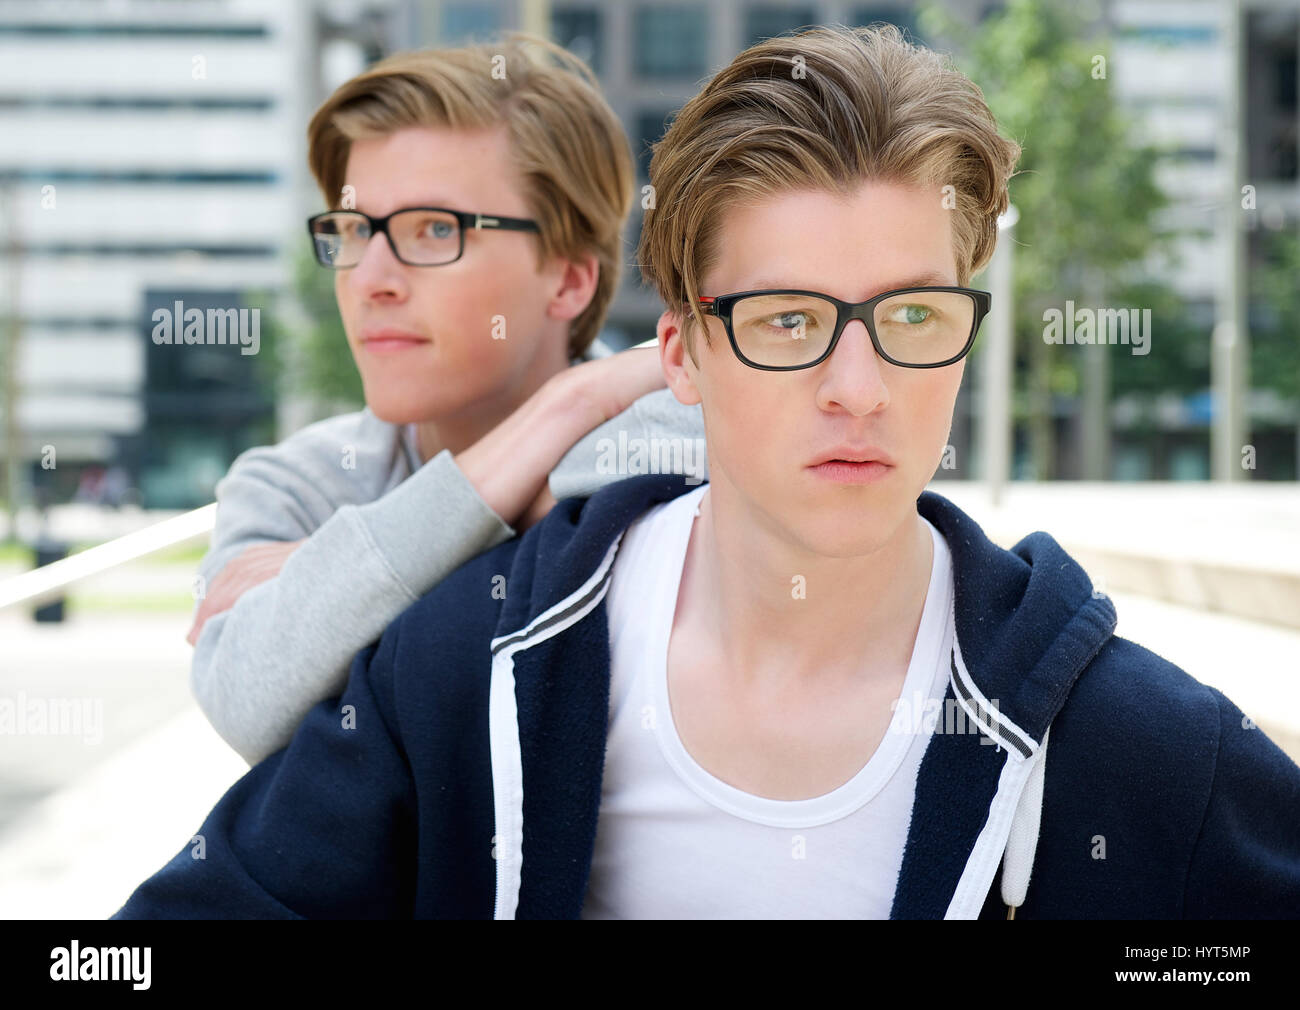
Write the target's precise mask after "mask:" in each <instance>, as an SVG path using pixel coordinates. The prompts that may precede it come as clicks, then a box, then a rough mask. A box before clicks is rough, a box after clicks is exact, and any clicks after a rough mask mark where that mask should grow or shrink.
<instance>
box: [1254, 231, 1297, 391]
mask: <svg viewBox="0 0 1300 1010" xmlns="http://www.w3.org/2000/svg"><path fill="white" fill-rule="evenodd" d="M1249 284H1250V303H1251V314H1250V377H1251V386H1252V387H1253V388H1255V389H1273V390H1276V391H1277V393H1278V394H1280V395H1281V396H1283V397H1286V398H1288V399H1292V400H1294V399H1295V398H1297V397H1300V294H1297V291H1300V234H1297V233H1296V232H1295V231H1278V232H1265V233H1263V234H1262V235H1261V236H1260V262H1259V263H1258V264H1255V265H1253V266H1252V269H1251V271H1250V279H1249Z"/></svg>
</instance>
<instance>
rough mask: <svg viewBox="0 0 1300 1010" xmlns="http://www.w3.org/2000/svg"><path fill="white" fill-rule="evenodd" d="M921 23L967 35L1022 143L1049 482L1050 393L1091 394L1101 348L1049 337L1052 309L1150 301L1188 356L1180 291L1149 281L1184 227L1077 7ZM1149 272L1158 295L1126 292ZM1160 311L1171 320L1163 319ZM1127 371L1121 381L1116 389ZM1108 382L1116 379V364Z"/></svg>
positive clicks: (1019, 294)
mask: <svg viewBox="0 0 1300 1010" xmlns="http://www.w3.org/2000/svg"><path fill="white" fill-rule="evenodd" d="M921 23H922V26H923V31H924V33H925V34H926V35H927V36H929V37H933V38H944V39H949V40H953V42H954V43H956V44H955V45H954V46H953V49H954V50H955V51H954V52H953V60H954V62H955V63H957V65H958V66H960V67H961V69H962V70H963V72H964V73H966V74H967V75H968V76H969V77H970V78H971V79H972V80H973V81H975V83H976V84H977V85H978V86H979V87H980V89H981V91H982V92H983V93H984V97H985V100H986V101H987V102H988V105H989V108H990V109H991V110H992V112H993V114H994V116H995V117H996V118H997V120H998V123H999V126H1000V128H1001V130H1002V132H1003V134H1004V135H1006V136H1009V137H1011V138H1012V139H1014V140H1016V141H1017V142H1018V143H1019V144H1020V145H1021V147H1022V149H1023V153H1022V157H1021V160H1020V163H1019V166H1018V169H1019V171H1018V173H1017V174H1016V175H1015V176H1014V177H1013V178H1012V180H1011V184H1010V191H1011V201H1012V203H1014V204H1015V205H1016V207H1017V208H1018V210H1019V211H1020V220H1019V223H1018V224H1017V225H1016V230H1015V233H1014V234H1015V241H1016V249H1017V251H1016V259H1015V281H1014V286H1015V301H1016V305H1015V321H1014V332H1015V346H1016V376H1015V386H1016V388H1017V389H1018V390H1020V391H1021V394H1020V395H1018V396H1017V397H1016V404H1017V407H1016V421H1017V422H1023V423H1025V424H1027V426H1028V429H1029V436H1030V437H1029V442H1030V447H1031V450H1030V455H1031V470H1032V472H1033V475H1034V476H1035V477H1036V478H1038V479H1047V478H1050V477H1052V476H1055V475H1056V467H1055V460H1056V454H1055V452H1054V446H1053V432H1052V418H1051V401H1052V398H1053V396H1066V397H1070V396H1074V395H1075V394H1076V393H1077V392H1078V391H1079V389H1080V387H1081V385H1082V384H1083V382H1084V381H1085V376H1084V374H1083V373H1082V370H1081V369H1080V363H1081V361H1082V354H1084V353H1093V352H1097V351H1098V348H1095V347H1087V346H1082V347H1081V346H1075V345H1056V344H1048V343H1046V342H1045V341H1044V339H1043V333H1044V328H1045V323H1044V321H1043V313H1044V312H1045V311H1046V310H1047V309H1049V308H1056V309H1058V310H1060V311H1061V312H1064V311H1065V307H1066V306H1065V302H1066V301H1067V299H1068V300H1071V301H1073V302H1074V304H1075V307H1076V308H1083V307H1089V308H1094V309H1095V308H1102V307H1118V306H1120V305H1126V306H1128V305H1136V306H1137V307H1150V308H1152V309H1153V312H1152V319H1153V329H1155V330H1157V331H1158V332H1160V333H1161V334H1162V335H1168V334H1174V335H1175V339H1174V340H1171V339H1168V337H1167V336H1165V338H1164V339H1162V340H1161V341H1160V342H1159V343H1158V344H1156V343H1155V342H1154V341H1153V346H1154V347H1155V348H1156V349H1157V350H1158V352H1159V354H1160V355H1161V357H1160V361H1161V365H1162V366H1163V365H1165V364H1166V363H1167V361H1171V360H1180V355H1181V353H1182V349H1181V347H1180V345H1179V344H1178V343H1176V342H1175V340H1181V339H1186V338H1187V337H1188V336H1191V335H1192V334H1189V333H1185V327H1182V326H1181V325H1180V324H1178V316H1179V309H1178V307H1177V302H1176V300H1175V299H1173V298H1171V297H1166V296H1165V295H1164V294H1163V293H1161V292H1160V291H1159V288H1160V287H1161V286H1160V285H1159V284H1157V283H1156V282H1154V281H1150V280H1143V279H1142V278H1140V276H1139V274H1140V271H1139V267H1140V266H1141V265H1142V264H1143V263H1145V262H1149V261H1151V260H1152V259H1155V258H1158V257H1162V256H1163V257H1165V258H1166V259H1169V258H1171V257H1172V255H1173V240H1174V238H1175V237H1176V236H1175V235H1173V234H1171V233H1169V232H1164V231H1162V230H1161V229H1160V228H1159V227H1158V224H1157V217H1158V215H1159V213H1160V211H1161V210H1162V209H1163V208H1164V207H1165V206H1166V204H1167V198H1166V197H1165V195H1164V193H1163V192H1162V191H1161V189H1160V188H1159V186H1158V185H1157V183H1156V180H1155V177H1154V166H1155V163H1156V161H1157V159H1158V158H1159V157H1160V155H1161V151H1160V150H1159V149H1158V148H1156V147H1154V146H1151V145H1147V144H1141V143H1138V142H1136V141H1135V140H1134V139H1133V138H1134V134H1135V132H1136V127H1135V125H1134V124H1133V123H1132V122H1131V121H1130V120H1129V118H1128V117H1127V116H1126V115H1125V114H1124V112H1123V110H1122V109H1121V107H1120V106H1119V104H1118V103H1117V101H1116V98H1115V95H1114V91H1113V88H1112V85H1111V77H1110V72H1109V71H1110V49H1109V44H1108V40H1107V38H1106V37H1105V35H1104V33H1103V31H1102V26H1100V25H1096V24H1090V23H1089V22H1088V21H1087V20H1086V14H1085V13H1084V12H1082V11H1081V10H1080V8H1079V7H1078V6H1076V5H1063V4H1058V3H1051V2H1045V0H1010V2H1009V3H1008V4H1007V5H1006V6H1005V7H1004V8H1003V9H1001V10H1000V11H997V12H995V13H993V14H991V15H990V16H989V17H987V18H986V19H985V20H984V21H982V22H981V23H980V24H979V25H978V27H977V28H975V30H973V31H972V30H971V29H970V28H969V27H968V26H966V25H963V24H961V23H959V22H958V21H956V20H955V19H954V18H953V17H952V15H951V14H949V13H948V12H947V11H945V10H943V9H942V8H939V7H928V8H926V9H925V10H923V11H922V13H921ZM1139 281H1141V282H1142V284H1143V285H1144V288H1143V290H1145V292H1146V296H1147V297H1148V298H1149V299H1150V300H1148V301H1147V302H1145V303H1142V302H1139V303H1133V302H1128V303H1125V302H1120V301H1118V300H1117V299H1118V297H1119V296H1120V295H1121V294H1122V293H1123V292H1125V291H1133V290H1135V287H1134V286H1135V285H1136V284H1137V283H1138V282H1139ZM1157 295H1159V297H1157ZM1152 302H1155V303H1156V304H1154V305H1153V304H1152ZM1156 308H1159V309H1160V310H1161V311H1165V312H1172V313H1173V316H1172V317H1167V318H1165V319H1160V318H1159V317H1158V316H1157V313H1156V311H1155V309H1156ZM1179 333H1183V334H1184V335H1183V336H1181V337H1179V336H1177V334H1179ZM1111 360H1113V361H1115V362H1116V363H1117V365H1118V368H1119V369H1120V370H1121V371H1127V370H1128V369H1129V368H1130V367H1131V366H1132V362H1135V361H1140V360H1141V358H1140V357H1139V356H1134V355H1130V354H1127V353H1125V354H1123V355H1114V356H1113V357H1112V359H1111ZM1106 367H1107V369H1109V362H1107V364H1106ZM1139 367H1140V368H1143V369H1145V368H1146V367H1147V366H1146V365H1145V363H1143V364H1142V365H1140V366H1139ZM1094 374H1095V373H1094ZM1122 378H1123V377H1122V376H1121V375H1116V376H1115V380H1116V385H1118V384H1120V382H1121V381H1122ZM1094 381H1095V380H1094ZM1101 381H1102V382H1104V383H1105V384H1107V385H1109V382H1110V380H1109V378H1107V377H1106V376H1105V373H1103V379H1102V380H1101ZM1202 384H1203V380H1202ZM1105 399H1109V396H1108V395H1107V396H1106V397H1105ZM1106 417H1107V412H1105V411H1101V412H1100V413H1098V414H1097V415H1095V416H1093V417H1092V418H1091V421H1092V424H1093V427H1094V437H1097V438H1099V439H1100V440H1101V441H1102V444H1105V442H1106V441H1107V440H1108V439H1107V435H1106V434H1105V432H1104V430H1103V431H1097V430H1096V429H1097V427H1098V426H1100V427H1101V428H1103V429H1104V427H1105V424H1106Z"/></svg>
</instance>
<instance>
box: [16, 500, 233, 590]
mask: <svg viewBox="0 0 1300 1010" xmlns="http://www.w3.org/2000/svg"><path fill="white" fill-rule="evenodd" d="M216 518H217V504H216V502H213V503H212V504H211V505H204V506H203V507H202V508H197V509H194V510H193V511H190V512H184V513H182V514H181V515H178V516H172V518H170V519H164V520H163V521H162V522H158V523H154V524H153V525H152V526H146V527H145V528H144V529H139V530H135V531H133V532H131V533H127V534H126V535H124V536H120V537H117V538H115V539H113V540H109V541H108V542H107V543H102V544H99V545H98V546H96V547H90V548H87V549H86V550H84V551H79V552H78V553H76V554H73V555H72V556H71V557H67V558H62V559H61V560H59V561H53V562H51V563H50V564H48V565H42V566H41V567H40V568H33V569H32V570H31V571H30V572H23V573H22V574H21V575H15V576H12V577H10V578H8V579H5V580H4V581H3V582H0V610H3V609H5V608H6V607H17V606H23V605H28V606H40V605H42V604H44V603H48V602H50V601H51V600H55V599H58V598H59V597H60V596H62V595H63V593H64V591H65V590H67V589H68V588H69V587H70V586H73V585H76V584H77V583H79V582H84V581H85V580H86V579H91V578H94V577H95V576H97V575H102V574H104V573H105V572H107V571H111V570H112V569H114V568H117V567H118V566H119V565H125V564H129V563H130V562H132V561H138V560H140V559H141V558H145V557H148V556H149V555H151V554H157V553H158V552H159V551H165V550H168V549H170V548H172V547H179V546H181V545H183V544H187V543H189V542H190V541H192V540H199V539H201V538H203V537H206V536H208V535H209V534H210V533H211V532H212V527H213V525H214V524H215V522H216Z"/></svg>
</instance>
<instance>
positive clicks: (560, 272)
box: [546, 253, 600, 321]
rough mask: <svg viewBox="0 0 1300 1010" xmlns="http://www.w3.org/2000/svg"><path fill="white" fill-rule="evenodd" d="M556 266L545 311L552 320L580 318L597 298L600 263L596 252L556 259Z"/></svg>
mask: <svg viewBox="0 0 1300 1010" xmlns="http://www.w3.org/2000/svg"><path fill="white" fill-rule="evenodd" d="M553 266H554V270H555V278H556V279H555V282H554V285H553V286H552V288H551V298H550V301H549V302H548V303H547V305H546V314H547V315H548V316H549V317H550V318H552V319H563V320H566V321H567V320H572V319H577V318H578V316H580V315H582V312H583V310H584V309H585V308H586V307H587V306H588V305H590V304H591V299H592V298H593V297H595V294H596V284H597V283H598V282H599V280H600V263H599V262H598V261H597V259H596V257H595V254H592V253H588V254H587V255H586V256H581V257H579V258H577V259H572V260H567V259H557V260H556V261H555V262H554V264H553Z"/></svg>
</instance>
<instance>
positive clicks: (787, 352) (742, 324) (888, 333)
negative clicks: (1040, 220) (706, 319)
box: [731, 291, 975, 366]
mask: <svg viewBox="0 0 1300 1010" xmlns="http://www.w3.org/2000/svg"><path fill="white" fill-rule="evenodd" d="M836 315H837V313H836V309H835V306H834V305H833V304H832V303H831V302H828V301H826V300H824V299H821V298H816V297H813V296H810V295H790V294H770V295H750V296H748V297H747V298H742V299H740V300H739V301H737V302H736V303H735V304H734V305H733V306H732V309H731V328H732V332H733V333H734V334H735V337H736V344H737V346H738V347H739V348H740V352H741V354H743V355H744V356H745V357H746V358H748V359H749V360H750V361H752V362H754V363H755V364H758V365H777V366H781V365H802V364H807V363H808V362H811V361H815V360H816V359H817V358H819V357H821V355H822V354H824V353H825V351H826V348H827V347H828V346H829V345H830V342H831V338H832V337H833V336H834V334H835V320H836ZM873 322H874V324H875V330H876V337H877V339H879V341H880V345H881V348H882V349H883V350H884V352H885V353H886V354H887V355H889V357H891V358H893V359H894V360H896V361H900V362H902V363H904V364H910V365H930V364H936V363H937V362H940V361H946V360H948V359H949V358H951V357H953V356H954V355H957V354H959V353H960V352H961V350H962V348H963V347H965V346H966V341H967V340H968V339H969V338H970V334H971V328H972V327H973V326H974V323H975V299H973V298H972V297H971V296H970V295H966V294H962V293H961V292H956V291H901V292H899V293H898V294H897V295H893V296H891V297H889V298H886V299H884V300H883V301H881V302H879V303H877V305H876V307H875V315H874V317H873Z"/></svg>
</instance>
